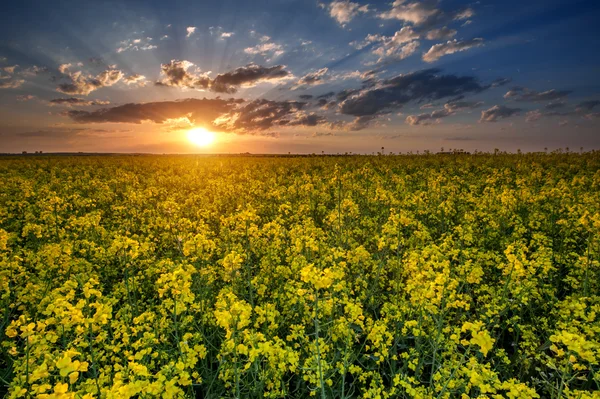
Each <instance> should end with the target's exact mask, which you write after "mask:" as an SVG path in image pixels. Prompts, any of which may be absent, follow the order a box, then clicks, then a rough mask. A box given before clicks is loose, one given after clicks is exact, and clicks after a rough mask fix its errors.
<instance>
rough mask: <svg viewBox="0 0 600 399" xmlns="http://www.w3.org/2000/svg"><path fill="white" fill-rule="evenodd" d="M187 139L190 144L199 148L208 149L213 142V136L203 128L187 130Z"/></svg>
mask: <svg viewBox="0 0 600 399" xmlns="http://www.w3.org/2000/svg"><path fill="white" fill-rule="evenodd" d="M187 137H188V140H189V141H190V142H191V143H193V144H195V145H197V146H199V147H208V146H209V145H211V144H212V143H213V142H214V141H215V134H214V133H213V132H209V131H208V130H206V129H205V128H203V127H195V128H193V129H190V130H188V132H187Z"/></svg>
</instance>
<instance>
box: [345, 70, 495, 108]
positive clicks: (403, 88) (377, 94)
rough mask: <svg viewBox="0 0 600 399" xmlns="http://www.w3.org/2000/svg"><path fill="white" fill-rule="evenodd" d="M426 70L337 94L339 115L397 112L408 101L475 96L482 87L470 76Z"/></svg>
mask: <svg viewBox="0 0 600 399" xmlns="http://www.w3.org/2000/svg"><path fill="white" fill-rule="evenodd" d="M439 72H440V70H439V69H426V70H421V71H417V72H413V73H408V74H405V75H399V76H396V77H394V78H390V79H385V80H382V81H379V82H376V83H375V84H374V85H373V86H372V87H368V88H363V89H360V90H350V91H344V92H340V93H338V99H339V100H341V101H342V103H341V104H340V112H341V113H342V114H346V115H353V116H366V115H378V114H384V113H388V112H392V111H393V110H395V109H400V108H402V106H404V105H405V104H407V103H409V102H418V103H420V102H425V101H435V100H440V99H443V98H448V97H458V96H461V95H464V94H474V93H479V92H481V91H483V90H485V89H487V88H489V85H488V86H482V85H481V84H480V83H479V82H478V81H477V79H476V78H475V77H473V76H456V75H441V74H440V73H439Z"/></svg>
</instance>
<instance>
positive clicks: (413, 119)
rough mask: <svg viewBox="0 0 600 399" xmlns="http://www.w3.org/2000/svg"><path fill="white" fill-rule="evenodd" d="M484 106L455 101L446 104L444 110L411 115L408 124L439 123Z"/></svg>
mask: <svg viewBox="0 0 600 399" xmlns="http://www.w3.org/2000/svg"><path fill="white" fill-rule="evenodd" d="M482 105H483V102H481V101H453V102H448V103H446V104H444V108H442V109H438V110H435V111H432V112H431V113H423V114H419V115H409V116H407V117H406V123H408V124H409V125H412V126H415V125H429V124H431V123H438V122H439V120H440V119H442V118H445V117H447V116H451V115H455V114H456V113H458V112H460V111H463V110H468V109H475V108H478V107H480V106H482Z"/></svg>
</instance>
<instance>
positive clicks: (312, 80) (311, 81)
mask: <svg viewBox="0 0 600 399" xmlns="http://www.w3.org/2000/svg"><path fill="white" fill-rule="evenodd" d="M328 70H329V69H328V68H321V69H319V70H317V71H315V72H310V73H307V74H306V75H304V76H302V77H301V78H300V80H298V82H297V83H296V85H295V86H294V87H292V89H296V88H298V87H300V86H316V85H320V84H323V83H325V81H326V80H327V71H328Z"/></svg>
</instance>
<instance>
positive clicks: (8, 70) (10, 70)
mask: <svg viewBox="0 0 600 399" xmlns="http://www.w3.org/2000/svg"><path fill="white" fill-rule="evenodd" d="M18 67H19V66H18V65H13V66H7V67H3V68H2V70H3V71H4V72H6V73H9V74H11V75H12V74H14V73H15V69H17V68H18Z"/></svg>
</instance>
